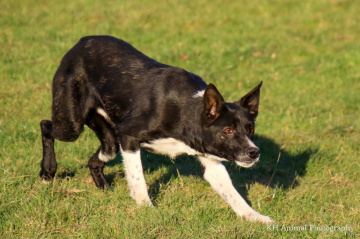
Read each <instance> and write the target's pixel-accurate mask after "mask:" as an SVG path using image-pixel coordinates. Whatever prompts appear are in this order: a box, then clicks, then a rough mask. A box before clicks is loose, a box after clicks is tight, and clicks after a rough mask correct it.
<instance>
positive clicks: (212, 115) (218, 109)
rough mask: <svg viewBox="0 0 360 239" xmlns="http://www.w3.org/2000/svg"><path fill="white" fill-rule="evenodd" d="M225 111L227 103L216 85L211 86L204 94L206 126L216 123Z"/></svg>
mask: <svg viewBox="0 0 360 239" xmlns="http://www.w3.org/2000/svg"><path fill="white" fill-rule="evenodd" d="M224 109H225V102H224V98H223V97H222V95H221V94H220V93H219V91H218V90H217V89H216V87H215V85H213V84H211V83H210V84H209V85H208V86H207V87H206V90H205V93H204V113H203V118H204V122H205V124H206V125H210V124H211V123H212V122H214V121H215V120H216V119H217V118H218V117H219V116H220V114H221V113H222V112H223V111H224Z"/></svg>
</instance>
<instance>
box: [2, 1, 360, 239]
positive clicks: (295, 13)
mask: <svg viewBox="0 0 360 239" xmlns="http://www.w3.org/2000/svg"><path fill="white" fill-rule="evenodd" d="M359 12H360V3H359V2H357V1H351V0H331V1H330V0H319V1H311V0H303V1H292V0H289V1H282V0H274V1H251V0H241V1H228V0H223V1H220V0H213V1H205V0H198V1H188V0H185V1H174V0H168V1H159V2H157V1H145V0H144V1H129V0H125V1H113V0H111V1H91V0H80V1H69V0H63V1H44V0H36V1H35V0H27V1H24V0H12V1H10V0H3V1H0V238H77V237H83V238H244V237H249V238H334V237H335V238H359V237H360V231H359V230H360V207H359V198H360V181H359V180H358V178H359V177H360V136H359V133H360V120H359V117H360V114H359V112H360V111H359V108H360V67H359V66H360V40H359V39H360V24H359V22H360V14H359ZM100 34H101V35H113V36H116V37H118V38H122V39H124V40H126V41H127V42H129V43H131V44H132V45H133V46H135V47H136V48H137V49H139V50H140V51H142V52H144V53H145V54H146V55H148V56H150V57H152V58H154V59H156V60H158V61H160V62H162V63H166V64H169V65H174V66H179V67H181V68H184V69H186V70H188V71H191V72H193V73H195V74H197V75H199V76H201V77H202V78H203V79H204V80H205V81H206V82H207V83H214V84H215V85H216V86H217V87H218V89H219V91H220V92H221V93H222V94H223V96H224V98H225V99H226V101H231V102H232V101H235V100H238V99H240V97H241V96H243V95H244V94H246V93H247V92H248V91H249V90H250V89H252V88H253V87H255V86H256V85H257V84H258V83H259V82H260V81H263V82H264V84H263V87H262V91H261V100H260V111H259V116H258V119H257V128H256V137H255V143H256V144H257V145H258V146H259V147H260V149H261V158H260V162H259V163H258V164H257V165H256V166H255V167H253V168H250V169H243V168H239V167H237V166H235V165H234V164H231V163H225V165H226V167H227V169H228V171H229V172H230V176H231V178H232V180H233V184H234V186H235V187H236V189H237V190H238V191H239V193H240V194H241V195H242V196H243V197H244V198H245V199H246V200H247V201H248V202H249V204H251V205H252V207H253V208H254V209H255V210H256V211H258V212H260V213H262V214H264V215H268V216H270V217H272V218H273V219H275V223H274V224H272V225H270V227H268V226H267V225H264V224H261V223H253V222H248V221H244V220H243V219H241V218H238V217H237V216H236V215H235V213H234V212H233V211H232V209H231V208H230V207H229V206H228V205H227V204H226V202H225V201H223V200H222V199H221V198H220V196H219V195H217V193H216V192H215V191H214V190H213V189H212V188H211V187H210V185H209V184H208V183H207V182H206V181H205V180H203V179H202V173H203V172H202V168H201V166H200V163H198V162H197V161H196V159H194V158H192V157H188V156H180V157H179V158H177V159H176V160H170V159H169V158H167V157H163V156H158V155H154V154H151V153H148V152H146V151H142V155H143V159H144V160H143V167H144V172H145V178H146V181H147V184H148V186H149V193H150V197H151V198H152V201H153V203H154V205H155V208H147V207H139V206H137V205H136V203H135V202H134V201H133V200H132V199H131V198H130V197H129V190H128V188H127V185H126V178H125V175H124V168H123V164H122V158H121V155H120V154H118V156H117V157H116V159H115V160H113V161H111V162H109V163H108V167H106V169H105V174H106V177H107V179H108V181H109V182H110V183H111V187H110V189H109V190H107V191H101V190H98V189H96V187H95V185H94V183H93V182H92V181H91V176H90V173H89V170H88V168H87V166H86V165H87V161H88V159H89V158H90V157H91V156H92V154H93V153H94V152H95V150H96V149H97V148H98V147H99V142H98V140H97V138H96V137H95V135H94V134H93V132H92V131H91V130H89V129H87V128H86V129H85V130H84V132H83V134H82V135H81V136H80V138H79V140H78V141H77V142H75V143H63V142H59V141H57V142H56V146H55V151H56V155H57V159H58V172H57V174H56V177H55V180H54V181H53V182H52V183H50V184H43V183H41V181H40V179H39V177H38V173H39V171H40V161H41V157H42V146H41V135H40V127H39V123H40V121H41V120H43V119H51V84H52V77H53V75H54V73H55V71H56V69H57V67H58V65H59V63H60V60H61V58H62V56H63V55H64V54H65V53H66V52H67V51H68V50H69V49H70V48H71V47H72V46H73V45H74V44H76V42H77V41H78V40H79V39H80V38H81V37H83V36H86V35H100ZM286 227H288V228H287V230H286ZM301 227H303V229H304V230H303V231H299V230H300V228H301ZM335 227H347V228H350V227H351V228H353V230H352V231H351V230H345V231H337V230H335V231H331V229H336V228H335ZM321 229H323V230H321Z"/></svg>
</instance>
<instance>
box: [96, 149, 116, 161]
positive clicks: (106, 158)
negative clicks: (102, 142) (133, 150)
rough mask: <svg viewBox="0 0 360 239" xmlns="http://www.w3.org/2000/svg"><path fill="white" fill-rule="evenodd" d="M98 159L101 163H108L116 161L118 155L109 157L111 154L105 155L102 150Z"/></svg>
mask: <svg viewBox="0 0 360 239" xmlns="http://www.w3.org/2000/svg"><path fill="white" fill-rule="evenodd" d="M98 157H99V159H100V160H101V161H103V162H104V163H107V162H109V161H110V160H112V159H114V158H115V157H116V154H115V153H114V154H111V155H109V154H105V153H103V152H102V150H100V152H99V155H98Z"/></svg>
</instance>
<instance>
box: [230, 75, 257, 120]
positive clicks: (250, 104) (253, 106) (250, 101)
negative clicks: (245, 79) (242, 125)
mask: <svg viewBox="0 0 360 239" xmlns="http://www.w3.org/2000/svg"><path fill="white" fill-rule="evenodd" d="M261 85H262V81H261V82H260V83H259V84H258V85H257V86H256V87H255V88H254V89H252V90H251V91H250V92H249V93H247V94H246V95H245V96H244V97H242V98H241V99H240V100H239V101H238V102H236V103H237V104H239V105H240V106H241V107H243V108H245V109H247V110H248V111H249V113H250V115H251V117H252V118H253V120H255V119H256V117H257V115H258V112H259V101H260V87H261Z"/></svg>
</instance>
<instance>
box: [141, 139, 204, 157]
mask: <svg viewBox="0 0 360 239" xmlns="http://www.w3.org/2000/svg"><path fill="white" fill-rule="evenodd" d="M141 147H143V148H145V149H148V150H150V151H152V152H154V153H157V154H163V155H167V156H169V157H171V158H175V157H176V156H178V155H181V154H188V155H198V154H200V153H199V152H198V151H196V150H194V149H193V148H191V147H189V146H188V145H186V144H185V143H183V142H181V141H179V140H176V139H174V138H165V139H157V140H153V141H150V142H149V143H142V144H141Z"/></svg>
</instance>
